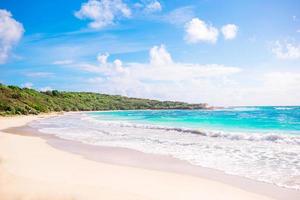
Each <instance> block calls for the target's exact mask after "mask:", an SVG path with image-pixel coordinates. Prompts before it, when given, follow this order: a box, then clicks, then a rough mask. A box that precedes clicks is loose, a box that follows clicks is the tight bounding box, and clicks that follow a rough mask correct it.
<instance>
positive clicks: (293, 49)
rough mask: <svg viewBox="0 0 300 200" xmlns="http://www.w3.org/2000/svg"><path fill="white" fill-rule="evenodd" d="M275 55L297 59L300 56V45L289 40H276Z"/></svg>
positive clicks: (285, 58)
mask: <svg viewBox="0 0 300 200" xmlns="http://www.w3.org/2000/svg"><path fill="white" fill-rule="evenodd" d="M271 50H272V52H273V53H274V55H275V56H276V57H277V58H279V59H283V60H295V59H299V58H300V45H294V44H292V43H288V42H280V41H275V42H274V43H273V45H272V49H271Z"/></svg>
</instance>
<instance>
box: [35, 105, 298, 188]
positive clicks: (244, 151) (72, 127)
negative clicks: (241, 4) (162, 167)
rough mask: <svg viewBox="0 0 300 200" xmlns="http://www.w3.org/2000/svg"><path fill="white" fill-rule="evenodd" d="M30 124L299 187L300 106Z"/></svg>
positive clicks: (103, 115) (92, 116)
mask: <svg viewBox="0 0 300 200" xmlns="http://www.w3.org/2000/svg"><path fill="white" fill-rule="evenodd" d="M31 126H32V127H34V128H38V129H39V131H40V132H42V133H45V134H53V135H56V136H57V137H60V138H64V139H68V140H75V141H80V142H83V143H87V144H90V145H99V146H112V147H125V148H130V149H135V150H138V151H141V152H145V153H152V154H161V155H168V156H173V157H175V158H178V159H181V160H185V161H187V162H189V163H191V164H193V165H199V166H203V167H207V168H212V169H217V170H220V171H223V172H224V173H227V174H232V175H237V176H242V177H246V178H250V179H254V180H257V181H263V182H267V183H271V184H275V185H278V186H281V187H286V188H291V189H296V190H300V107H235V108H226V109H219V110H139V111H109V112H87V113H76V114H68V115H63V116H59V117H54V118H47V119H42V120H38V121H35V122H33V123H32V124H31Z"/></svg>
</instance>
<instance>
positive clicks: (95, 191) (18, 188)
mask: <svg viewBox="0 0 300 200" xmlns="http://www.w3.org/2000/svg"><path fill="white" fill-rule="evenodd" d="M40 117H45V116H22V117H2V118H0V197H1V198H0V199H1V200H15V199H20V200H23V199H24V200H44V199H45V200H47V199H51V200H56V199H64V200H67V199H76V200H77V199H78V200H79V199H82V200H92V199H105V200H117V199H118V200H119V199H120V200H121V199H122V200H133V199H136V200H147V199H162V200H166V199H173V200H183V199H184V200H193V199H195V200H196V199H197V200H198V199H206V200H217V199H219V200H221V199H222V200H224V199H230V200H235V199H236V200H240V199H243V200H254V199H255V200H271V199H273V198H271V197H268V196H263V195H260V194H256V193H253V192H249V191H246V190H242V189H240V188H238V187H234V186H232V185H229V184H225V183H222V182H218V181H214V180H209V179H206V178H201V177H196V176H192V175H184V174H179V173H174V172H164V171H158V170H150V169H144V168H139V167H130V166H124V165H118V164H107V163H102V162H96V161H92V160H89V159H86V158H84V157H83V156H80V155H76V154H72V153H69V152H66V151H63V150H60V149H56V148H53V147H52V146H50V145H49V144H48V143H47V142H46V140H44V139H43V138H39V137H33V136H22V135H17V134H10V133H5V132H3V130H4V129H7V128H10V127H17V126H22V125H25V124H26V123H28V122H31V121H32V120H35V119H37V118H40Z"/></svg>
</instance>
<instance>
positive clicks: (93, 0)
mask: <svg viewBox="0 0 300 200" xmlns="http://www.w3.org/2000/svg"><path fill="white" fill-rule="evenodd" d="M75 16H76V17H77V18H79V19H89V20H91V21H92V22H90V23H89V26H90V27H91V28H94V29H101V28H103V27H106V26H108V25H112V24H114V23H115V20H116V19H119V18H122V17H127V18H128V17H130V16H131V10H130V9H129V7H128V6H127V5H126V4H125V3H123V1H122V0H88V2H86V3H83V4H82V5H81V8H80V10H79V11H77V12H75Z"/></svg>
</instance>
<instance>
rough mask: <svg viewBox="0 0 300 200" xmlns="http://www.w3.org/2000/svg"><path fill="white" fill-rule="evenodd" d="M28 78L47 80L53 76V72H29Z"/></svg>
mask: <svg viewBox="0 0 300 200" xmlns="http://www.w3.org/2000/svg"><path fill="white" fill-rule="evenodd" d="M25 75H26V76H28V77H35V78H47V77H51V76H53V73H51V72H28V73H26V74H25Z"/></svg>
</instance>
